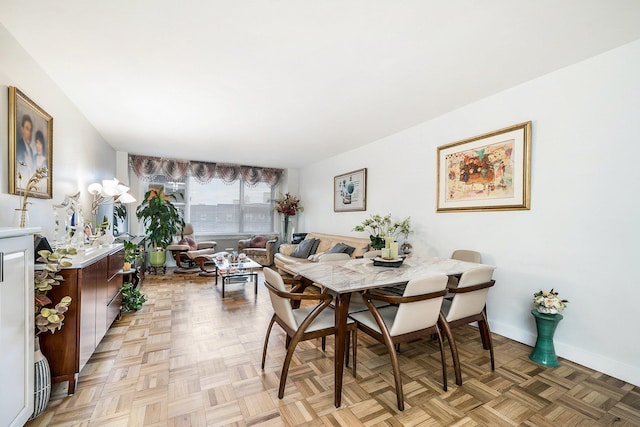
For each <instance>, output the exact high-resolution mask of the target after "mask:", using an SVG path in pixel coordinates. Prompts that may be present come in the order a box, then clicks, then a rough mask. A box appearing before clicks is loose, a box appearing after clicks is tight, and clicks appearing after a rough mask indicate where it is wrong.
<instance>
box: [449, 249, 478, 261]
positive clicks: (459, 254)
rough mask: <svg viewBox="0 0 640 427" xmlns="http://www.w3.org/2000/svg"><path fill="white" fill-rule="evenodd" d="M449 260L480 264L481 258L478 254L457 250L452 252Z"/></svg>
mask: <svg viewBox="0 0 640 427" xmlns="http://www.w3.org/2000/svg"><path fill="white" fill-rule="evenodd" d="M451 259H457V260H458V261H466V262H475V263H476V264H480V263H481V262H482V256H481V255H480V252H476V251H470V250H467V249H458V250H455V251H453V253H452V254H451Z"/></svg>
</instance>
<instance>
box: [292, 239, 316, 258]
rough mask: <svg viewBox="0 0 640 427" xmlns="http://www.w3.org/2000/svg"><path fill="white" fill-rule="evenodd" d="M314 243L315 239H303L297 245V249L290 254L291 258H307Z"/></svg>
mask: <svg viewBox="0 0 640 427" xmlns="http://www.w3.org/2000/svg"><path fill="white" fill-rule="evenodd" d="M314 241H315V239H305V240H303V241H302V242H300V243H298V247H297V248H295V250H294V251H293V252H291V256H292V257H295V258H308V257H309V252H311V247H312V246H313V242H314Z"/></svg>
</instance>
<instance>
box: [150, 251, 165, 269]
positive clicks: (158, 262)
mask: <svg viewBox="0 0 640 427" xmlns="http://www.w3.org/2000/svg"><path fill="white" fill-rule="evenodd" d="M166 259H167V251H151V252H149V265H151V267H162V266H164V263H165V261H166Z"/></svg>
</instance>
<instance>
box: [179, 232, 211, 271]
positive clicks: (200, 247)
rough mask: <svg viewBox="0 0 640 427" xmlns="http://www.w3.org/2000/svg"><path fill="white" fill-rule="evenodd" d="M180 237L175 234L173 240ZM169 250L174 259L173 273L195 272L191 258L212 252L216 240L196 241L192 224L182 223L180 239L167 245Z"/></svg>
mask: <svg viewBox="0 0 640 427" xmlns="http://www.w3.org/2000/svg"><path fill="white" fill-rule="evenodd" d="M179 238H180V237H179V236H176V237H175V238H174V241H175V240H178V239H179ZM167 250H169V251H171V254H172V255H173V259H175V260H176V267H177V268H176V269H175V271H174V273H195V272H197V271H199V269H198V268H197V266H196V265H195V263H194V262H193V259H194V258H196V257H197V256H199V255H206V254H212V253H214V252H215V250H216V242H213V241H208V242H196V240H195V235H194V232H193V226H192V225H191V224H190V223H187V224H185V225H184V228H183V229H182V239H180V240H179V241H177V243H174V244H172V245H169V246H167Z"/></svg>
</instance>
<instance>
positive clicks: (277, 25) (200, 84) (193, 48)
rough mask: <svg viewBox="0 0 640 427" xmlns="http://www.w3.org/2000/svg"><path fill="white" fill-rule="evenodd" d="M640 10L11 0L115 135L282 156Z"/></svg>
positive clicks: (383, 125) (527, 74)
mask: <svg viewBox="0 0 640 427" xmlns="http://www.w3.org/2000/svg"><path fill="white" fill-rule="evenodd" d="M639 18H640V2H639V1H637V0H610V1H602V0H565V1H557V0H519V1H514V0H483V1H478V0H449V1H442V0H403V1H401V2H400V1H394V0H340V1H338V0H270V1H269V0H253V1H241V0H227V1H221V0H182V1H175V0H110V1H97V0H57V1H46V0H20V1H15V0H0V23H2V25H4V26H5V27H6V28H7V30H8V31H9V32H10V33H12V34H13V36H14V37H15V38H16V39H17V40H18V42H19V43H20V44H21V45H22V46H23V47H24V49H25V50H26V51H27V52H28V53H29V54H30V55H31V56H32V57H33V58H34V59H35V61H36V62H37V63H39V64H40V66H41V67H42V68H43V69H44V71H45V72H46V73H47V74H48V75H49V76H50V77H51V78H52V79H53V80H54V81H55V82H56V83H57V84H58V85H59V86H60V88H61V89H62V90H63V91H64V92H65V93H66V95H67V96H68V97H69V98H70V99H71V101H72V102H73V103H74V104H75V105H76V106H77V107H78V108H79V110H80V111H81V112H82V113H83V114H84V115H85V116H86V117H87V119H88V120H89V121H90V122H91V123H92V124H93V125H94V126H95V128H96V129H97V130H98V131H99V132H100V133H101V134H102V136H103V137H104V138H105V139H106V140H107V141H108V142H109V144H111V145H112V146H113V147H114V148H115V149H117V150H120V151H126V152H130V153H135V154H149V155H157V156H162V157H173V158H178V159H197V160H208V161H216V162H221V163H222V162H229V163H240V164H245V165H255V166H270V167H301V166H304V165H305V164H308V163H312V162H315V161H318V160H320V159H323V158H328V157H331V156H333V155H336V154H338V153H342V152H345V151H348V150H350V149H353V148H356V147H359V146H362V145H364V144H367V143H369V142H372V141H375V140H377V139H380V138H383V137H385V136H388V135H390V134H393V133H396V132H398V131H401V130H403V129H406V128H409V127H411V126H414V125H417V124H419V123H422V122H425V121H427V120H430V119H432V118H434V117H437V116H440V115H442V114H445V113H447V112H449V111H451V110H454V109H456V108H459V107H461V106H463V105H466V104H468V103H471V102H474V101H476V100H479V99H482V98H484V97H486V96H488V95H491V94H493V93H496V92H498V91H501V90H504V89H507V88H509V87H512V86H514V85H517V84H519V83H522V82H525V81H528V80H531V79H533V78H535V77H538V76H541V75H543V74H546V73H549V72H552V71H554V70H557V69H559V68H562V67H565V66H567V65H570V64H573V63H576V62H578V61H581V60H583V59H586V58H588V57H591V56H594V55H596V54H598V53H601V52H604V51H607V50H610V49H612V48H614V47H617V46H620V45H622V44H625V43H628V42H631V41H634V40H636V39H639V38H640V25H638V21H639ZM30 96H32V97H34V98H35V99H37V94H32V95H30Z"/></svg>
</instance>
